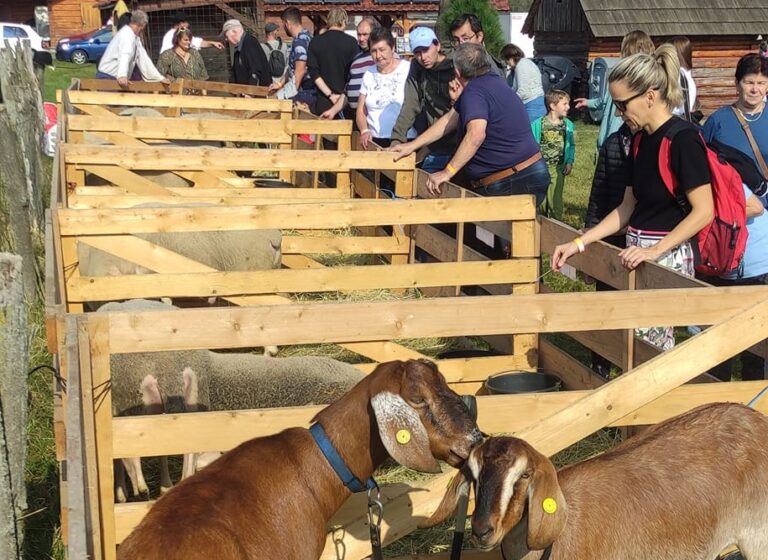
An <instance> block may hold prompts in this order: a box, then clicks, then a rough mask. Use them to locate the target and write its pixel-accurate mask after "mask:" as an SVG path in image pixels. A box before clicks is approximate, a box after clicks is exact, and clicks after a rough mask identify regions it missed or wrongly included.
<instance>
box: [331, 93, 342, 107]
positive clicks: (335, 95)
mask: <svg viewBox="0 0 768 560" xmlns="http://www.w3.org/2000/svg"><path fill="white" fill-rule="evenodd" d="M340 97H341V94H340V93H333V92H331V95H329V96H328V99H330V100H331V103H333V104H334V105H336V103H338V102H339V98H340Z"/></svg>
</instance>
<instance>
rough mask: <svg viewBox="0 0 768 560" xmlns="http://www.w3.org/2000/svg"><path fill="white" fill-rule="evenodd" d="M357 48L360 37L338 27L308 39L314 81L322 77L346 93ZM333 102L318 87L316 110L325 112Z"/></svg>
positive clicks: (336, 88)
mask: <svg viewBox="0 0 768 560" xmlns="http://www.w3.org/2000/svg"><path fill="white" fill-rule="evenodd" d="M358 52H360V47H359V45H358V44H357V39H355V38H354V37H351V36H350V35H347V34H346V33H344V32H343V31H339V30H338V29H329V30H328V31H326V32H325V33H323V34H322V35H315V37H314V38H313V39H312V42H311V43H309V55H308V60H307V68H308V69H309V75H310V77H311V78H312V81H313V82H314V81H315V80H316V79H317V78H318V77H321V78H323V80H325V83H326V85H327V86H328V87H329V88H330V89H331V91H332V92H333V93H344V92H345V91H346V88H347V82H348V81H349V67H350V65H351V64H352V59H353V58H355V55H357V53H358ZM332 106H333V103H331V100H330V99H328V98H327V97H326V96H325V95H324V94H323V93H322V92H321V91H319V90H318V92H317V106H316V109H315V110H316V112H317V114H318V115H320V114H322V113H323V112H325V111H326V110H328V109H330V108H331V107H332Z"/></svg>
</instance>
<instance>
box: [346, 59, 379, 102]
mask: <svg viewBox="0 0 768 560" xmlns="http://www.w3.org/2000/svg"><path fill="white" fill-rule="evenodd" d="M375 66H376V64H375V63H374V62H373V59H372V58H371V53H370V52H369V51H360V52H359V53H358V54H357V56H355V58H353V59H352V65H351V66H350V67H349V82H348V83H347V100H348V102H349V107H350V109H353V110H355V109H357V98H358V97H360V86H361V85H362V84H363V74H365V71H366V70H368V69H369V68H374V67H375Z"/></svg>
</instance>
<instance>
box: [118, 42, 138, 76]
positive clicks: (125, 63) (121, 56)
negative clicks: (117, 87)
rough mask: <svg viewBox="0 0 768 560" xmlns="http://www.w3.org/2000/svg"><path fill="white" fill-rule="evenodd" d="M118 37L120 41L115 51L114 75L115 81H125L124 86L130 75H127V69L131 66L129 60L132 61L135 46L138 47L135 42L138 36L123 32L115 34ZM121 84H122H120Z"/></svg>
mask: <svg viewBox="0 0 768 560" xmlns="http://www.w3.org/2000/svg"><path fill="white" fill-rule="evenodd" d="M118 36H119V37H120V39H118V40H119V41H120V43H119V44H118V51H117V74H116V75H115V77H116V78H117V81H118V82H120V80H121V79H122V80H124V81H125V86H127V85H128V78H130V76H129V75H128V71H129V69H130V67H131V62H132V61H133V57H134V56H135V54H136V50H135V49H136V48H138V45H136V42H137V41H138V40H139V38H138V37H136V36H135V35H134V36H133V37H131V36H127V37H126V35H125V34H123V35H122V36H120V34H119V33H118V35H116V37H118ZM121 85H122V84H121Z"/></svg>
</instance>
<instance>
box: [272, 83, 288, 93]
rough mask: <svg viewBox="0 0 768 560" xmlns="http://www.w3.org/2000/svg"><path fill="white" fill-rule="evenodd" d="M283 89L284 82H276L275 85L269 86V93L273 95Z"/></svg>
mask: <svg viewBox="0 0 768 560" xmlns="http://www.w3.org/2000/svg"><path fill="white" fill-rule="evenodd" d="M283 87H285V83H284V82H278V83H276V84H274V83H273V84H269V93H274V92H276V91H279V90H281V89H283Z"/></svg>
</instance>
